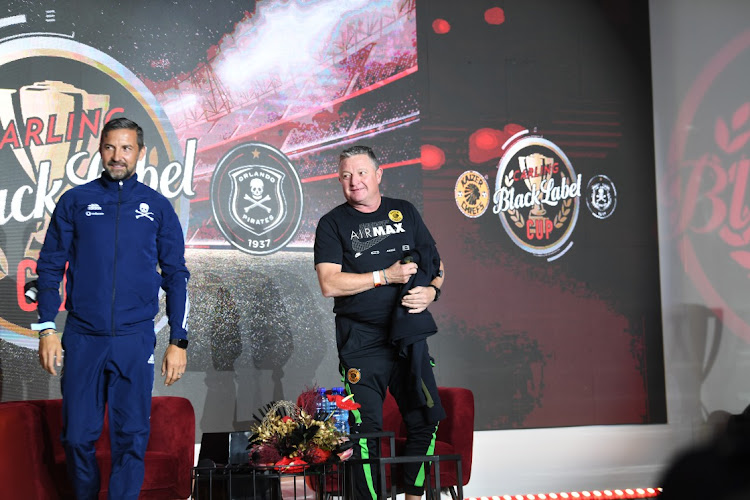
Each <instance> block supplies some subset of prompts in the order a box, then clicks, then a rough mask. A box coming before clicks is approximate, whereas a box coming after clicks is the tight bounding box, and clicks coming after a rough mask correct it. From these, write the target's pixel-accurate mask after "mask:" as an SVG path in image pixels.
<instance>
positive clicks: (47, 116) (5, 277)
mask: <svg viewBox="0 0 750 500" xmlns="http://www.w3.org/2000/svg"><path fill="white" fill-rule="evenodd" d="M0 24H2V23H0ZM18 30H21V28H20V27H18ZM5 33H6V31H5V29H4V28H0V35H3V34H5ZM119 117H127V118H130V119H132V120H134V121H135V122H137V123H138V124H139V125H140V126H141V127H142V128H143V130H144V136H145V139H146V141H145V142H146V148H147V149H146V155H145V157H144V158H143V160H141V161H140V162H138V165H137V167H136V172H137V173H138V178H139V180H140V181H141V182H143V183H144V184H147V185H149V186H151V187H152V188H154V189H156V190H157V191H159V192H161V193H162V194H163V195H164V196H166V197H167V198H168V199H170V200H171V201H172V202H173V204H174V206H175V210H176V212H177V214H178V215H179V216H180V219H181V221H182V223H183V227H187V225H186V221H187V215H188V205H189V203H188V202H189V198H191V197H193V196H194V195H195V193H194V191H193V184H192V183H193V173H194V165H195V150H196V146H195V142H196V141H195V139H186V143H185V153H184V160H183V159H182V158H183V157H182V156H181V155H180V154H179V153H177V154H175V153H176V152H177V151H178V150H179V144H178V141H177V138H176V135H175V133H174V131H173V130H172V128H171V125H170V121H169V119H168V118H167V117H166V115H165V114H164V112H163V109H162V108H161V106H160V104H159V102H158V101H157V99H156V97H155V96H154V95H153V94H152V93H151V92H150V91H149V89H148V88H147V87H146V86H145V84H144V83H143V82H141V81H140V79H139V78H138V77H137V76H136V75H135V74H133V73H132V72H131V71H130V70H129V69H128V68H126V67H124V66H123V65H122V64H120V63H119V62H117V61H116V60H114V59H113V58H112V57H110V56H109V55H107V54H105V53H103V52H100V51H99V50H97V49H94V48H92V47H90V46H87V45H85V44H82V43H79V42H76V41H75V40H73V39H71V38H66V37H62V36H57V35H54V34H45V35H41V34H39V33H31V34H28V35H26V34H23V33H18V34H16V35H15V36H12V37H8V38H5V39H2V40H0V171H1V172H2V185H0V233H2V234H4V235H5V236H6V237H5V238H4V239H2V241H0V288H2V287H5V288H3V289H4V290H13V289H14V288H15V291H16V300H15V301H7V302H6V303H5V304H4V305H3V307H0V338H2V339H3V340H6V341H9V342H12V343H14V344H16V345H19V346H23V347H27V348H30V349H35V348H36V344H37V340H36V335H35V334H34V333H33V332H31V330H29V328H28V327H29V325H30V323H33V322H34V321H36V319H37V315H36V304H33V303H29V302H27V301H26V300H25V298H24V285H25V284H26V283H28V282H29V281H31V280H32V279H34V278H35V277H36V259H37V257H38V255H39V250H40V249H41V246H42V243H43V242H44V237H45V235H46V232H47V228H48V226H49V221H50V216H51V214H52V212H53V210H54V209H55V206H56V204H57V201H58V200H59V198H60V196H61V195H62V194H63V193H64V192H65V191H67V190H68V189H71V188H73V187H75V186H79V185H82V184H85V183H87V182H89V181H91V180H94V179H96V178H97V177H99V175H100V174H101V171H102V166H101V158H100V155H99V152H98V145H99V141H100V139H101V130H102V127H103V125H104V123H106V122H107V121H108V120H110V119H112V118H119ZM61 293H62V294H63V295H64V294H65V289H64V287H62V290H61ZM63 299H65V297H63Z"/></svg>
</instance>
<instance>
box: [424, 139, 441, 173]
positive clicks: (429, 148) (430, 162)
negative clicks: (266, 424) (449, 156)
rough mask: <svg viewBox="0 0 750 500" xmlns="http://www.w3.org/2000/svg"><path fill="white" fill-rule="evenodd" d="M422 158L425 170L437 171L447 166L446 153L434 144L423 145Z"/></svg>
mask: <svg viewBox="0 0 750 500" xmlns="http://www.w3.org/2000/svg"><path fill="white" fill-rule="evenodd" d="M420 156H421V159H422V169H423V170H437V169H439V168H440V167H442V166H443V165H444V164H445V153H444V152H443V150H442V149H440V148H439V147H437V146H433V145H432V144H422V147H421V148H420Z"/></svg>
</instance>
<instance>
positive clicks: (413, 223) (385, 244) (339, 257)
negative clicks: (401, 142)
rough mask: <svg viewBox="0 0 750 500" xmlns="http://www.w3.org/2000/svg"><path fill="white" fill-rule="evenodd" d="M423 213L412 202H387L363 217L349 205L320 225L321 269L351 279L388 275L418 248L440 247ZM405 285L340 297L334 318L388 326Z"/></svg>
mask: <svg viewBox="0 0 750 500" xmlns="http://www.w3.org/2000/svg"><path fill="white" fill-rule="evenodd" d="M434 242H435V240H433V238H432V235H431V234H430V231H429V230H428V229H427V226H425V224H424V222H423V221H422V217H421V216H420V215H419V212H418V211H417V209H416V208H415V207H414V205H412V204H411V203H409V202H408V201H406V200H399V199H395V198H386V197H382V198H381V202H380V207H379V208H378V209H377V210H376V211H375V212H372V213H369V214H366V213H362V212H360V211H358V210H356V209H355V208H353V207H352V206H351V205H349V204H348V203H344V204H341V205H339V206H338V207H336V208H334V209H333V210H331V211H330V212H328V213H327V214H326V215H324V216H323V217H322V218H321V219H320V222H318V229H317V231H316V232H315V265H318V264H320V263H321V262H329V263H332V264H340V265H341V270H342V271H343V272H348V273H366V272H372V271H376V270H380V269H385V268H388V267H390V266H392V265H393V263H394V262H396V261H397V260H401V259H402V258H403V257H404V256H405V255H407V254H408V253H409V252H410V250H412V249H414V248H416V247H417V246H418V245H430V244H434ZM400 288H401V287H400V286H399V285H395V286H394V285H389V286H385V285H384V286H380V287H378V288H373V289H371V290H366V291H364V292H361V293H358V294H355V295H349V296H345V297H335V299H334V305H333V312H334V313H336V314H339V315H342V316H346V317H349V318H351V319H353V320H355V321H361V322H364V323H372V324H376V325H387V324H388V323H389V322H390V319H391V313H392V311H393V307H394V306H395V305H396V303H397V301H398V295H399V290H400Z"/></svg>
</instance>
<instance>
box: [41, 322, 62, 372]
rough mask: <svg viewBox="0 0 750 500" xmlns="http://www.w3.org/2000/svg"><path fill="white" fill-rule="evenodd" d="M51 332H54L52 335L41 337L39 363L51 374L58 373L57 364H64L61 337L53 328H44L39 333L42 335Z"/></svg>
mask: <svg viewBox="0 0 750 500" xmlns="http://www.w3.org/2000/svg"><path fill="white" fill-rule="evenodd" d="M49 332H52V335H47V336H45V337H42V338H41V339H39V364H40V365H42V368H44V369H45V370H46V371H47V372H49V373H50V374H51V375H57V370H55V366H62V343H61V342H60V337H58V336H57V333H56V332H55V331H54V330H52V329H48V330H42V331H41V332H39V333H40V335H41V334H42V333H49Z"/></svg>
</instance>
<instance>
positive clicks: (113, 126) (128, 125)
mask: <svg viewBox="0 0 750 500" xmlns="http://www.w3.org/2000/svg"><path fill="white" fill-rule="evenodd" d="M121 129H128V130H135V135H136V136H137V138H138V139H137V142H138V151H140V150H141V149H143V146H144V144H143V129H142V128H141V127H140V125H138V124H137V123H135V122H134V121H133V120H128V119H127V118H113V119H112V120H110V121H108V122H107V123H105V124H104V128H102V135H101V138H102V139H104V136H105V135H107V134H108V133H109V132H110V131H112V130H121Z"/></svg>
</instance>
